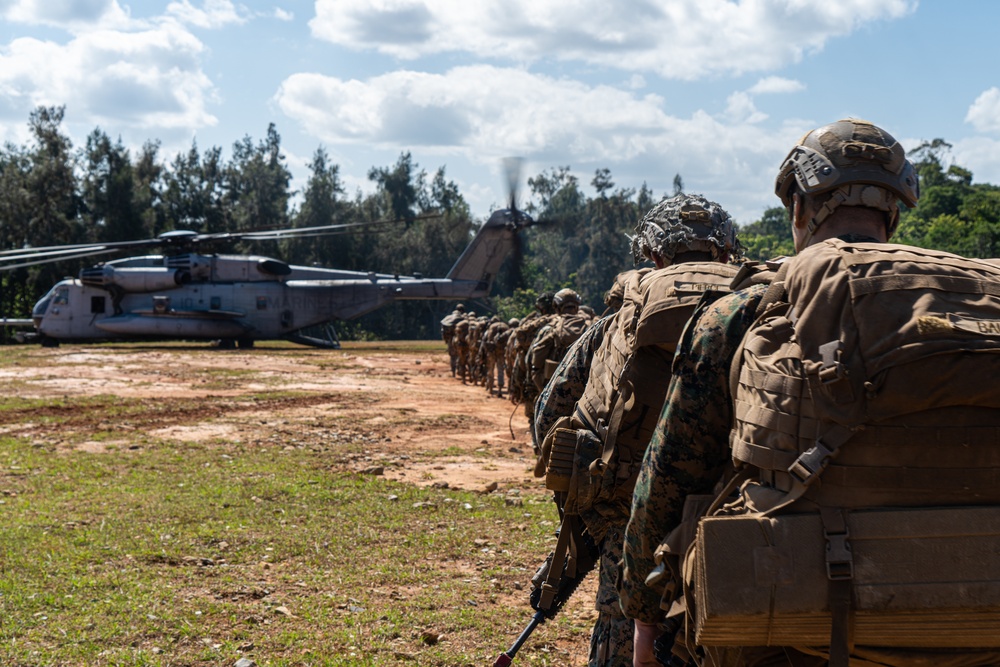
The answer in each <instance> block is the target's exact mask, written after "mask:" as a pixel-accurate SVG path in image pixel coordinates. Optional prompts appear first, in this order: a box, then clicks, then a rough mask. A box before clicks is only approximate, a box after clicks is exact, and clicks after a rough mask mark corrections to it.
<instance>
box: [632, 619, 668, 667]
mask: <svg viewBox="0 0 1000 667" xmlns="http://www.w3.org/2000/svg"><path fill="white" fill-rule="evenodd" d="M659 634H660V626H659V625H657V624H656V623H644V622H642V621H640V620H638V619H636V621H635V635H634V646H635V650H634V653H633V656H632V665H633V667H661V666H660V663H659V662H658V661H657V659H656V657H655V656H654V655H653V642H654V641H656V638H657V637H658V636H659Z"/></svg>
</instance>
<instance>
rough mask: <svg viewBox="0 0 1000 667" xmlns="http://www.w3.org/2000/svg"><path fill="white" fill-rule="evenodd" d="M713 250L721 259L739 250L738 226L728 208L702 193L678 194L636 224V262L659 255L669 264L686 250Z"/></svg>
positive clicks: (634, 247)
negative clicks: (727, 210)
mask: <svg viewBox="0 0 1000 667" xmlns="http://www.w3.org/2000/svg"><path fill="white" fill-rule="evenodd" d="M691 251H701V252H710V253H712V257H713V259H716V260H719V259H722V258H723V257H724V256H728V255H730V254H731V253H733V252H734V251H737V252H738V251H739V244H738V242H737V240H736V226H735V225H734V224H733V219H732V218H731V217H730V216H729V214H728V213H726V211H725V209H723V208H722V206H720V205H719V204H717V203H715V202H714V201H709V200H708V199H706V198H705V197H703V196H701V195H686V194H679V195H675V196H673V197H670V198H668V199H664V200H662V201H661V202H660V203H659V204H657V205H656V206H654V207H653V208H651V209H649V211H648V212H647V213H646V215H644V216H643V218H642V220H640V221H639V224H638V225H636V227H635V236H633V237H632V258H633V259H634V260H635V263H636V264H639V263H641V262H642V261H643V260H644V259H652V258H653V254H654V253H656V254H657V255H659V256H660V257H661V258H662V259H663V261H664V262H666V263H667V264H669V263H670V262H671V261H672V260H673V258H674V256H676V255H679V254H681V253H684V252H691Z"/></svg>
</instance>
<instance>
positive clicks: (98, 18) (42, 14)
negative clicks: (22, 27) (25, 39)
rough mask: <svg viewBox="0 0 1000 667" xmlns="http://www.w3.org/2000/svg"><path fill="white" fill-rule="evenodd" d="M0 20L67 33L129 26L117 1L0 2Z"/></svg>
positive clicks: (127, 15) (36, 0)
mask: <svg viewBox="0 0 1000 667" xmlns="http://www.w3.org/2000/svg"><path fill="white" fill-rule="evenodd" d="M0 18H2V19H4V20H6V21H10V22H12V23H26V24H29V25H44V26H49V27H55V28H62V29H65V30H69V31H71V32H78V31H83V30H92V29H109V28H122V27H125V26H127V25H128V24H129V23H130V18H129V14H128V11H127V10H125V9H122V7H121V5H119V4H118V0H8V1H7V2H0Z"/></svg>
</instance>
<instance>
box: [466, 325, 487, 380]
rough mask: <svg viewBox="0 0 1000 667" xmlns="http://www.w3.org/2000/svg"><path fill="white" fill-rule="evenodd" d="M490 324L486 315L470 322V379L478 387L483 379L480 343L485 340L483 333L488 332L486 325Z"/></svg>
mask: <svg viewBox="0 0 1000 667" xmlns="http://www.w3.org/2000/svg"><path fill="white" fill-rule="evenodd" d="M488 323H489V318H488V317H486V316H485V315H484V316H482V317H475V318H473V319H472V321H471V322H469V333H468V368H469V379H470V380H471V381H472V384H474V385H478V384H479V381H480V380H482V379H483V366H482V357H481V355H480V343H481V342H482V339H483V332H484V331H485V330H486V325H487V324H488Z"/></svg>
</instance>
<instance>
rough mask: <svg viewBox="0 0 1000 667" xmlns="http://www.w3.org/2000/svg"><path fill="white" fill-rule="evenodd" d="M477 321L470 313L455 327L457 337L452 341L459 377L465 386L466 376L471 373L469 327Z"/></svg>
mask: <svg viewBox="0 0 1000 667" xmlns="http://www.w3.org/2000/svg"><path fill="white" fill-rule="evenodd" d="M474 319H475V314H474V313H468V314H467V315H466V316H465V317H464V318H462V319H461V320H459V321H458V323H457V324H456V325H455V337H454V338H453V339H452V340H453V342H454V344H455V353H456V355H457V356H458V370H457V373H458V376H459V377H461V378H462V384H465V378H466V375H467V374H468V372H469V326H470V324H471V323H472V321H473V320H474Z"/></svg>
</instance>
